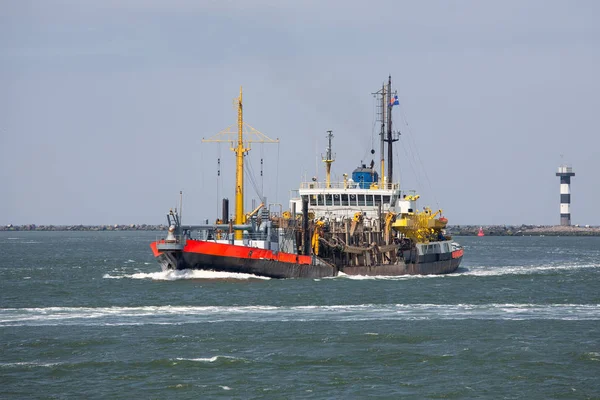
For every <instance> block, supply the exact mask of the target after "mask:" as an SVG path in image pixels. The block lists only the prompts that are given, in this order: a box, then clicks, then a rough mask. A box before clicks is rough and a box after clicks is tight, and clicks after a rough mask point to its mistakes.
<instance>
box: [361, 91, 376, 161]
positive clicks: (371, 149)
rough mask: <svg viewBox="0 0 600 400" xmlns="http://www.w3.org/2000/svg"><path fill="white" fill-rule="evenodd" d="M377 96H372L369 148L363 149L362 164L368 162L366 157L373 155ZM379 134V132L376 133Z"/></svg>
mask: <svg viewBox="0 0 600 400" xmlns="http://www.w3.org/2000/svg"><path fill="white" fill-rule="evenodd" d="M377 103H378V100H377V96H376V95H374V96H373V126H372V127H371V148H370V149H369V148H367V149H365V153H364V154H363V157H362V161H363V163H364V164H369V161H368V158H369V155H371V157H374V156H375V127H376V126H377V122H378V121H377ZM377 136H379V134H378V135H377Z"/></svg>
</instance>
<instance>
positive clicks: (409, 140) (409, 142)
mask: <svg viewBox="0 0 600 400" xmlns="http://www.w3.org/2000/svg"><path fill="white" fill-rule="evenodd" d="M400 111H401V113H400V116H401V118H402V122H403V123H404V125H405V126H406V129H407V131H408V133H409V135H408V136H409V137H408V145H409V147H411V141H412V143H413V146H412V148H411V153H412V154H413V158H414V155H415V154H416V155H417V157H416V158H415V160H416V161H417V162H418V164H419V165H420V167H421V169H422V170H423V174H424V175H425V181H426V182H427V185H428V186H429V190H430V192H431V195H432V196H433V200H434V201H435V204H436V206H437V208H438V209H439V208H440V203H439V202H438V199H437V196H436V195H435V191H434V190H433V187H432V185H431V180H430V179H429V175H428V174H427V169H426V168H425V165H424V164H423V160H422V159H421V154H420V153H419V148H418V147H417V144H416V142H415V139H414V135H413V132H412V129H411V128H410V126H409V125H408V120H407V119H406V117H405V111H404V109H403V108H402V104H400ZM403 147H404V146H403ZM404 150H405V152H406V149H404ZM413 172H414V170H413ZM417 179H419V178H418V176H417Z"/></svg>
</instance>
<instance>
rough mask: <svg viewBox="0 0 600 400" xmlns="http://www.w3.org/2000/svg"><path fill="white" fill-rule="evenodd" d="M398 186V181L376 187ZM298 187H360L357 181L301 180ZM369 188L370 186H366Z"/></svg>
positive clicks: (389, 188) (391, 188) (393, 188)
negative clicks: (328, 182)
mask: <svg viewBox="0 0 600 400" xmlns="http://www.w3.org/2000/svg"><path fill="white" fill-rule="evenodd" d="M399 188H400V184H399V183H385V184H378V185H377V189H387V190H397V189H399ZM300 189H361V187H360V183H359V182H331V183H330V184H329V185H327V182H316V181H312V182H301V183H300ZM366 189H370V188H366Z"/></svg>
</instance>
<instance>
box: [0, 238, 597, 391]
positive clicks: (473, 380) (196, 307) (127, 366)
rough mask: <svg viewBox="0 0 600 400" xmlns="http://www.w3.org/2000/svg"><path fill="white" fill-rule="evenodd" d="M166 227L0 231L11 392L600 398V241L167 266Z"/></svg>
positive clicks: (0, 366) (4, 366)
mask: <svg viewBox="0 0 600 400" xmlns="http://www.w3.org/2000/svg"><path fill="white" fill-rule="evenodd" d="M156 236H157V232H0V252H1V253H0V254H2V258H1V260H2V261H0V339H1V340H0V398H72V399H81V398H102V399H108V398H110V399H134V398H135V399H137V398H140V399H142V398H143V399H146V398H156V399H170V398H185V399H198V398H239V399H246V398H265V399H270V398H273V399H292V398H293V399H300V398H306V399H312V398H327V399H365V398H389V399H396V398H412V399H422V398H491V399H500V398H508V399H548V398H555V399H586V398H600V289H599V287H600V286H599V280H600V279H599V278H600V238H598V237H584V238H577V237H514V238H513V237H483V238H478V237H462V238H456V239H457V240H458V241H459V242H461V243H462V244H463V245H464V247H465V258H464V261H463V265H462V266H461V268H460V270H459V271H458V273H456V274H453V275H448V276H435V277H399V278H366V277H362V278H360V277H358V278H357V277H354V278H350V277H344V276H342V277H337V278H331V279H311V280H268V279H257V278H252V277H248V276H235V275H230V274H229V275H228V274H216V273H210V272H200V271H195V272H192V271H189V272H178V273H163V272H160V267H159V266H158V264H157V263H155V261H154V260H153V257H152V254H151V251H150V248H149V243H150V242H151V241H152V240H154V239H155V238H156Z"/></svg>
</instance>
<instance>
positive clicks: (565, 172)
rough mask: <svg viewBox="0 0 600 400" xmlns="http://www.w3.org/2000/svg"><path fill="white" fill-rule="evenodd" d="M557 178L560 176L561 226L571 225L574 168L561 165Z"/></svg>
mask: <svg viewBox="0 0 600 400" xmlns="http://www.w3.org/2000/svg"><path fill="white" fill-rule="evenodd" d="M556 176H560V224H561V225H563V226H569V225H571V177H572V176H575V172H573V168H571V167H567V166H566V165H561V166H560V167H558V172H557V173H556Z"/></svg>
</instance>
